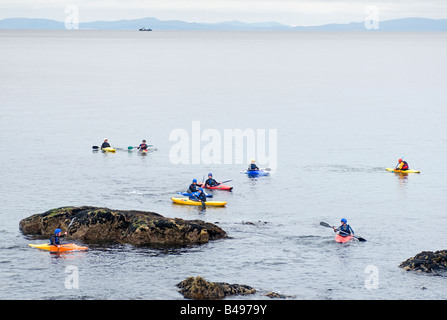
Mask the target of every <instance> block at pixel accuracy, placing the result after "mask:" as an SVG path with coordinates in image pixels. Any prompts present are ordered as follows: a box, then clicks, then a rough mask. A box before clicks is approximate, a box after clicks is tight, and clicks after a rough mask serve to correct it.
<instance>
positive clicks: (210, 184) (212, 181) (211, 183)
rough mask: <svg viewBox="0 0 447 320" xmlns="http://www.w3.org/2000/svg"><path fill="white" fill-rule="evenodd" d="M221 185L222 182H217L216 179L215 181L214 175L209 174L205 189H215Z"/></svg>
mask: <svg viewBox="0 0 447 320" xmlns="http://www.w3.org/2000/svg"><path fill="white" fill-rule="evenodd" d="M219 184H220V182H217V181H216V180H215V179H213V174H212V173H208V179H207V180H206V181H205V187H215V186H218V185H219Z"/></svg>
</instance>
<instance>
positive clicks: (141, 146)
mask: <svg viewBox="0 0 447 320" xmlns="http://www.w3.org/2000/svg"><path fill="white" fill-rule="evenodd" d="M147 148H149V146H148V145H147V144H146V140H143V141H141V143H140V145H139V146H138V149H139V150H147Z"/></svg>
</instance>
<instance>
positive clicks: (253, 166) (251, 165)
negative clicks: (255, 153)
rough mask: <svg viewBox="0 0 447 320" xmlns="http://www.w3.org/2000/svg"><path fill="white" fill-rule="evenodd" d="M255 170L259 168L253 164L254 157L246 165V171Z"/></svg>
mask: <svg viewBox="0 0 447 320" xmlns="http://www.w3.org/2000/svg"><path fill="white" fill-rule="evenodd" d="M255 170H259V168H258V166H257V165H256V164H255V159H251V163H250V165H249V166H248V169H247V171H255Z"/></svg>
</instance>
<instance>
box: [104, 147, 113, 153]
mask: <svg viewBox="0 0 447 320" xmlns="http://www.w3.org/2000/svg"><path fill="white" fill-rule="evenodd" d="M101 150H102V152H115V149H114V148H112V147H107V148H102V149H101Z"/></svg>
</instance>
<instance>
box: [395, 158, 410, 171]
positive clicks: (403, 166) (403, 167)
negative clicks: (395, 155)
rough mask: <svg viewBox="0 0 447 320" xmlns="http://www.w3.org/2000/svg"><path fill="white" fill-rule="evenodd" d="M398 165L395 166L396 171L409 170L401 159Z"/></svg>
mask: <svg viewBox="0 0 447 320" xmlns="http://www.w3.org/2000/svg"><path fill="white" fill-rule="evenodd" d="M398 161H399V164H398V165H397V167H396V169H397V170H410V166H409V165H408V163H407V161H404V160H402V159H399V160H398Z"/></svg>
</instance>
